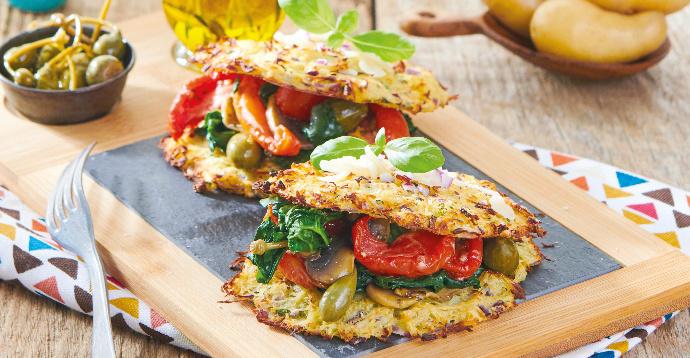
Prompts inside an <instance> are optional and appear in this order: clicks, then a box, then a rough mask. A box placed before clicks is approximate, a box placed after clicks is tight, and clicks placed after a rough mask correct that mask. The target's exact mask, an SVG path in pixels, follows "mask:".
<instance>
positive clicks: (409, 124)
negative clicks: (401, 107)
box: [400, 112, 419, 135]
mask: <svg viewBox="0 0 690 358" xmlns="http://www.w3.org/2000/svg"><path fill="white" fill-rule="evenodd" d="M400 113H402V115H403V117H405V122H407V129H409V130H410V135H412V134H413V133H414V132H416V131H417V129H419V128H417V126H415V125H414V123H412V117H410V115H409V114H407V113H403V112H400Z"/></svg>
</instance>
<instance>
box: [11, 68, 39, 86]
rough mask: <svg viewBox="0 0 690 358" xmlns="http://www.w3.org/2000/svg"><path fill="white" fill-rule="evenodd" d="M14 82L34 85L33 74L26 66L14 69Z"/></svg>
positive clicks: (22, 84)
mask: <svg viewBox="0 0 690 358" xmlns="http://www.w3.org/2000/svg"><path fill="white" fill-rule="evenodd" d="M14 83H16V84H18V85H20V86H24V87H36V79H35V78H34V74H33V73H31V71H29V70H27V69H26V68H20V69H18V70H16V71H14Z"/></svg>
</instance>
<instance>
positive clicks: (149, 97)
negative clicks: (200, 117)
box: [0, 13, 690, 357]
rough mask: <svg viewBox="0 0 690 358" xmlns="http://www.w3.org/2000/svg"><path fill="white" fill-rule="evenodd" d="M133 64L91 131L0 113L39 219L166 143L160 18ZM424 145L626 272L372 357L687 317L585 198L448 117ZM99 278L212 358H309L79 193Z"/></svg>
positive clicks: (3, 162) (624, 224) (134, 226)
mask: <svg viewBox="0 0 690 358" xmlns="http://www.w3.org/2000/svg"><path fill="white" fill-rule="evenodd" d="M121 28H122V31H123V33H124V34H125V37H126V38H127V39H128V40H129V41H130V42H131V43H132V45H133V46H134V48H135V50H136V51H137V63H136V64H135V66H134V69H133V71H132V72H131V73H130V75H129V79H128V82H127V86H126V87H125V91H124V93H123V98H122V102H121V104H120V105H119V106H118V107H117V108H116V109H115V110H114V111H113V112H112V113H111V114H110V115H108V116H106V117H104V118H102V119H99V120H97V121H93V122H89V123H84V124H79V125H72V126H43V125H39V124H35V123H33V122H30V121H28V120H26V119H23V118H21V117H20V116H17V115H15V111H13V110H12V109H8V108H6V106H3V107H2V108H0V136H1V137H0V182H2V183H3V184H5V185H6V186H7V187H8V188H9V189H10V190H12V191H13V192H15V193H16V194H17V195H18V196H19V197H20V198H21V199H22V200H23V201H24V202H25V203H26V204H27V205H29V206H30V207H31V208H32V209H34V210H36V211H37V212H39V213H42V212H44V211H45V209H44V208H45V205H46V202H47V198H48V196H49V194H50V191H51V190H52V188H53V186H54V184H55V182H56V180H57V178H58V176H59V174H60V173H61V172H62V170H63V169H64V167H65V166H66V164H67V163H68V162H69V161H71V160H72V159H73V158H74V157H75V156H76V155H77V154H78V152H79V151H81V149H83V148H84V147H86V146H87V145H88V144H89V143H90V142H92V141H98V142H99V145H98V146H97V147H96V152H101V151H105V150H109V149H113V148H117V147H121V146H123V145H126V144H130V143H134V142H137V141H140V140H143V139H147V138H151V137H154V136H157V135H161V134H164V133H165V118H166V115H167V110H168V108H169V106H170V103H171V101H172V99H173V97H174V96H175V93H176V92H177V91H178V90H179V88H180V87H181V86H182V84H183V83H185V82H186V81H187V80H189V79H190V78H192V77H193V76H194V74H193V73H192V72H189V71H185V70H182V69H181V68H180V67H178V66H177V65H176V64H175V63H174V62H173V61H172V60H171V58H170V49H171V46H172V43H173V42H174V40H175V38H174V35H173V33H172V31H171V30H170V29H169V27H168V24H167V22H166V21H165V18H164V16H163V14H161V13H159V14H153V15H150V16H146V17H142V18H139V19H135V20H131V21H127V22H124V23H122V24H121ZM415 123H416V124H417V125H418V126H419V127H420V129H421V130H422V131H423V132H424V133H426V134H427V135H429V136H431V137H432V138H434V139H435V140H436V141H438V142H439V143H440V144H441V145H443V146H444V147H446V148H448V149H449V150H451V151H452V152H453V153H455V154H456V155H458V156H459V157H461V158H463V159H464V160H465V161H467V162H468V163H469V164H471V165H472V166H474V167H476V168H477V169H479V170H480V171H482V172H484V173H485V174H486V175H487V176H489V177H491V178H493V179H494V180H495V181H497V182H499V183H501V184H502V185H503V186H505V187H506V188H508V189H509V190H511V191H512V192H513V193H515V194H516V195H518V196H520V197H522V198H524V199H525V200H527V201H529V202H530V203H531V204H532V205H534V206H535V207H536V208H537V209H538V210H540V211H542V212H544V213H546V214H547V215H548V216H550V217H551V218H553V219H555V220H556V221H558V222H559V223H561V224H562V225H563V226H565V227H566V228H568V229H570V230H571V231H573V232H575V233H576V234H578V235H579V236H581V237H582V238H584V239H585V240H587V241H588V242H589V243H591V244H592V245H594V246H596V247H597V248H599V249H600V250H602V251H603V252H604V253H606V254H607V255H609V256H610V257H612V258H614V259H615V260H616V261H617V262H618V263H619V264H620V265H621V266H622V267H623V268H622V269H620V270H616V271H614V272H611V273H609V274H606V275H603V276H600V277H597V278H595V279H592V280H588V281H585V282H582V283H579V284H576V285H573V286H570V287H567V288H565V289H562V290H559V291H556V292H553V293H550V294H547V295H545V296H541V297H538V298H536V299H533V300H530V301H527V302H525V303H524V304H521V305H520V306H518V307H517V308H516V309H513V310H511V311H509V312H508V313H506V314H504V315H502V316H501V317H500V318H499V319H497V320H492V321H490V322H486V323H485V324H482V325H480V326H479V327H477V329H475V331H474V332H472V333H467V334H454V335H451V336H450V337H449V338H447V339H439V340H437V341H434V342H429V343H422V342H421V341H412V342H407V343H403V344H400V345H395V346H393V347H390V348H387V349H385V350H382V351H378V352H375V353H373V354H372V355H371V356H395V355H402V354H406V355H408V354H413V355H414V354H416V355H434V354H444V355H449V354H450V355H458V356H480V355H491V356H520V355H527V356H551V355H554V354H557V353H561V352H564V351H567V350H569V349H572V348H575V347H577V346H580V345H582V344H586V343H589V342H591V341H594V340H596V339H599V338H601V337H603V336H606V335H609V334H613V333H616V332H618V331H620V330H623V329H625V328H630V327H632V326H635V325H637V324H640V323H643V322H645V321H649V320H652V319H654V318H657V317H659V316H661V315H663V314H666V313H669V312H672V311H674V310H678V309H681V308H684V307H687V306H690V257H688V256H685V255H683V254H682V253H680V252H679V251H677V250H675V249H674V248H673V247H671V246H670V245H668V244H667V243H665V242H663V241H662V240H661V239H659V238H657V237H656V236H654V235H651V234H649V233H647V232H646V231H644V230H643V229H641V228H639V227H638V226H636V225H634V224H633V223H632V222H630V221H628V220H626V219H625V218H623V217H622V216H621V215H619V214H617V213H615V212H613V211H612V210H610V209H608V208H607V207H606V206H605V205H603V204H602V203H600V202H598V201H596V200H594V199H592V198H591V197H589V196H588V195H587V194H586V193H584V192H583V191H582V190H581V189H579V188H577V187H576V186H574V185H572V184H570V183H568V182H567V181H564V180H563V179H561V178H560V177H559V176H558V175H557V174H555V173H553V172H551V171H549V170H547V169H545V168H544V167H542V166H541V165H540V164H539V163H537V162H536V161H534V160H533V159H531V158H530V157H529V156H527V155H525V154H523V153H521V152H519V151H518V150H516V149H514V148H513V147H512V146H510V145H509V144H508V143H506V142H505V141H503V140H502V139H500V138H498V137H497V136H495V135H493V134H492V133H491V132H489V131H488V130H487V129H486V128H484V127H482V126H480V125H479V124H477V123H476V122H474V121H472V120H471V119H470V118H468V117H467V116H466V115H464V114H463V113H461V112H459V111H458V110H455V109H453V108H446V109H444V110H439V111H436V112H434V113H431V114H423V115H419V116H416V118H415ZM85 190H86V193H87V198H88V200H89V202H90V204H91V210H92V213H93V217H94V227H95V231H96V239H97V241H98V246H99V251H100V253H101V256H102V257H103V260H104V261H105V266H106V269H107V271H108V272H109V273H110V274H112V275H113V276H115V277H116V278H117V279H118V280H120V281H121V282H122V283H124V284H125V285H126V286H127V287H128V288H129V289H130V290H131V291H132V292H133V293H134V294H135V295H137V296H138V297H139V298H141V299H143V300H144V301H145V302H147V303H148V304H149V305H151V306H152V307H153V308H154V309H155V310H156V311H158V312H159V313H160V314H161V315H162V316H163V317H165V318H166V319H167V320H168V321H170V322H171V323H172V324H174V325H175V326H176V327H177V328H178V329H180V331H182V332H183V333H184V334H186V335H187V336H188V337H189V338H191V339H192V340H193V341H194V342H195V343H197V344H198V345H199V346H201V347H202V348H203V349H204V350H205V351H206V352H208V353H210V354H211V355H213V356H214V357H221V356H269V355H271V356H296V355H300V356H315V353H314V352H312V351H311V350H310V349H309V348H307V347H306V346H305V345H303V344H302V343H300V342H299V341H298V340H297V339H295V338H294V337H292V336H290V335H288V334H285V332H283V331H282V330H278V329H273V328H269V327H267V326H264V325H263V324H260V323H258V322H256V320H255V318H254V316H253V314H252V313H251V311H250V310H249V308H248V307H247V306H244V305H241V304H233V305H227V304H218V303H217V301H218V300H221V299H222V298H223V297H222V295H221V293H220V289H219V287H220V285H221V284H222V281H221V280H220V279H219V278H217V277H216V276H214V275H213V274H212V273H211V272H209V271H208V270H206V269H205V268H204V267H203V266H202V265H200V264H199V263H197V262H196V261H195V260H194V259H192V258H191V257H190V256H189V255H187V254H186V253H185V252H184V251H183V250H181V249H180V248H178V247H177V246H176V245H175V244H173V243H172V242H170V241H169V240H168V239H167V238H166V237H165V236H163V235H162V234H161V233H159V232H158V231H156V230H155V229H154V228H153V227H152V226H151V225H149V224H148V223H147V222H146V221H145V220H144V219H142V218H141V217H139V216H138V215H137V214H136V213H134V212H133V211H131V210H130V209H128V208H127V207H126V206H125V205H123V204H122V203H121V202H119V201H118V200H117V199H116V198H115V197H114V196H113V195H112V194H111V193H110V192H109V191H107V190H106V189H104V188H102V187H100V186H99V185H98V184H96V183H95V182H93V181H92V180H90V179H86V180H85Z"/></svg>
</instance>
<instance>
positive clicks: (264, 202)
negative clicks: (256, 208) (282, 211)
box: [259, 195, 290, 208]
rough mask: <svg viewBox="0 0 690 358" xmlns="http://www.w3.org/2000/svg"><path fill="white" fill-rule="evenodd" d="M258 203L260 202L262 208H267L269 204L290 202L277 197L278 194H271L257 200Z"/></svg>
mask: <svg viewBox="0 0 690 358" xmlns="http://www.w3.org/2000/svg"><path fill="white" fill-rule="evenodd" d="M259 204H261V206H263V207H264V208H267V207H268V206H269V205H285V204H290V202H289V201H287V200H285V199H283V198H281V197H279V196H278V195H271V196H269V197H268V198H263V199H261V200H259Z"/></svg>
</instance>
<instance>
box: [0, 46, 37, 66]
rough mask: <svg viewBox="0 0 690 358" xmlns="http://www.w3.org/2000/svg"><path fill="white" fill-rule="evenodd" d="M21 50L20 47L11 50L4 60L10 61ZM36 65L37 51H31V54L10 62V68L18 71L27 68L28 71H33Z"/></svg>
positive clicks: (28, 53)
mask: <svg viewBox="0 0 690 358" xmlns="http://www.w3.org/2000/svg"><path fill="white" fill-rule="evenodd" d="M19 50H20V47H12V48H11V49H9V50H8V51H7V52H6V53H5V56H4V59H8V58H10V57H12V55H14V54H15V53H17V51H19ZM34 63H36V50H35V49H33V50H30V51H29V52H27V53H25V54H23V55H21V56H19V57H18V58H16V59H14V60H12V61H10V66H11V67H12V69H13V70H16V69H18V68H26V69H28V70H32V69H33V68H34Z"/></svg>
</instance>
